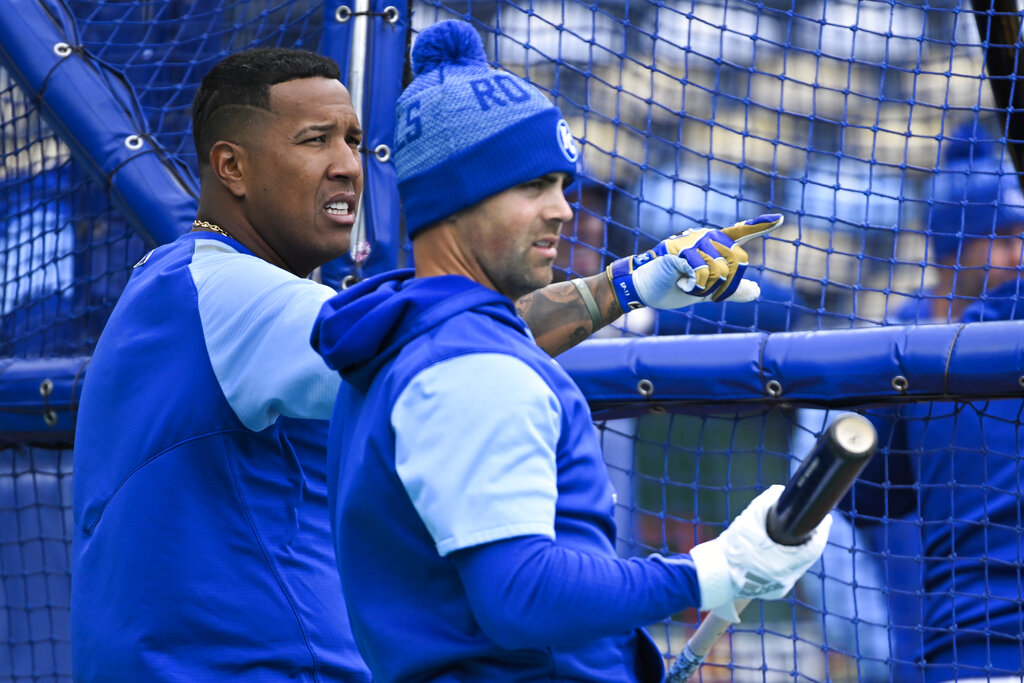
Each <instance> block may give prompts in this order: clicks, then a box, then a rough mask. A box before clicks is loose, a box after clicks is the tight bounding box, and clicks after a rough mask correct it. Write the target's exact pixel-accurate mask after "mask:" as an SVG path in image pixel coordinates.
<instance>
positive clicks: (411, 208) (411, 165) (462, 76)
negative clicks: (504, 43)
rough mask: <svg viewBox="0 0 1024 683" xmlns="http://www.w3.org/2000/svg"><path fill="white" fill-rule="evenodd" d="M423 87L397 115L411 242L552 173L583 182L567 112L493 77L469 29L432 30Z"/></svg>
mask: <svg viewBox="0 0 1024 683" xmlns="http://www.w3.org/2000/svg"><path fill="white" fill-rule="evenodd" d="M412 63H413V73H414V74H415V79H414V80H413V81H412V83H410V84H409V87H407V88H406V89H405V91H404V92H403V93H402V96H401V97H399V98H398V105H397V106H396V108H395V117H396V122H395V124H396V125H395V144H394V158H395V168H396V169H397V171H398V189H399V192H400V194H401V196H402V203H403V205H404V207H405V215H406V231H407V232H408V234H409V236H410V237H415V235H416V233H417V232H418V231H420V230H422V229H423V228H425V227H427V226H429V225H433V224H434V223H436V222H438V221H439V220H442V219H444V218H447V217H448V216H451V215H452V214H454V213H456V212H458V211H461V210H462V209H466V208H469V207H470V206H473V205H474V204H477V203H479V202H480V201H482V200H484V199H486V198H488V197H490V196H492V195H495V194H497V193H499V192H501V191H503V190H506V189H508V188H510V187H514V186H516V185H518V184H520V183H524V182H526V181H528V180H532V179H533V178H538V177H540V176H543V175H545V174H548V173H555V172H563V173H568V174H569V175H570V176H572V177H575V174H576V164H577V161H578V160H579V152H578V150H577V147H576V142H575V140H574V139H573V137H572V132H571V131H570V130H569V124H568V123H566V121H565V119H564V118H563V117H562V114H561V112H560V111H559V110H558V108H557V107H555V106H554V105H553V104H552V103H551V102H550V101H549V100H548V99H547V98H546V97H545V96H544V95H543V94H542V93H541V92H540V91H539V90H537V89H536V88H535V87H533V86H532V85H530V84H529V83H527V82H526V81H524V80H523V79H521V78H519V77H518V76H515V75H514V74H510V73H506V72H504V71H498V70H495V69H492V68H490V66H488V64H487V57H486V55H485V54H484V46H483V43H482V42H481V40H480V36H479V35H477V33H476V31H475V30H474V29H473V27H472V26H470V25H469V24H467V23H465V22H462V21H443V22H440V23H438V24H434V25H433V26H431V27H430V28H428V29H426V30H424V31H423V32H422V33H421V34H420V36H419V38H418V39H417V40H416V44H415V46H414V47H413V50H412Z"/></svg>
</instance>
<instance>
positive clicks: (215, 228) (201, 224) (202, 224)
mask: <svg viewBox="0 0 1024 683" xmlns="http://www.w3.org/2000/svg"><path fill="white" fill-rule="evenodd" d="M192 229H193V230H210V231H211V232H216V233H218V234H221V235H224V236H225V237H230V238H231V239H235V238H234V237H231V235H230V234H228V231H227V230H225V229H224V228H222V227H220V226H219V225H214V224H213V223H208V222H207V221H201V220H199V219H198V218H197V219H195V220H194V221H192Z"/></svg>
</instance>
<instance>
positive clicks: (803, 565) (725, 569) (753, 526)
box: [690, 484, 832, 623]
mask: <svg viewBox="0 0 1024 683" xmlns="http://www.w3.org/2000/svg"><path fill="white" fill-rule="evenodd" d="M783 488H784V487H783V486H781V485H779V484H776V485H774V486H771V487H769V488H768V490H767V491H764V492H762V493H761V494H760V495H759V496H758V497H757V498H755V499H754V500H752V501H751V502H750V505H748V506H747V508H746V509H745V510H744V511H743V512H742V513H741V514H740V516H739V517H737V518H736V519H734V520H733V521H732V524H730V525H729V528H727V529H726V530H725V531H723V532H722V534H721V535H720V536H719V537H718V538H716V539H714V540H713V541H708V542H706V543H701V544H700V545H697V546H694V548H693V549H692V550H691V551H690V557H691V558H693V564H694V566H695V567H696V568H697V581H698V583H699V584H700V595H701V609H710V610H711V612H712V614H715V615H716V616H718V617H721V618H722V619H726V620H728V621H731V622H733V623H736V622H738V621H739V620H740V618H739V614H737V612H736V608H735V607H734V606H733V601H734V600H736V599H737V598H747V599H752V598H761V599H762V600H777V599H779V598H781V597H783V596H784V595H786V593H788V592H789V591H790V590H792V588H793V584H795V583H796V581H797V579H799V578H800V577H801V576H803V575H804V572H806V571H807V569H808V568H809V567H810V566H811V565H812V564H814V563H815V562H816V561H817V560H818V558H819V557H821V554H822V553H823V552H824V551H825V542H826V541H828V532H829V530H830V529H831V528H832V517H831V515H826V516H825V518H824V519H823V520H822V521H821V523H820V524H818V526H817V527H816V528H815V530H814V533H813V534H812V535H811V538H810V539H809V540H808V541H807V542H806V543H804V544H803V545H797V546H788V545H779V544H778V543H776V542H775V541H773V540H772V539H771V538H770V537H769V536H768V531H767V527H766V524H767V520H768V510H769V509H771V507H772V506H773V505H774V504H775V502H776V501H777V500H778V499H779V495H780V494H781V493H782V491H783Z"/></svg>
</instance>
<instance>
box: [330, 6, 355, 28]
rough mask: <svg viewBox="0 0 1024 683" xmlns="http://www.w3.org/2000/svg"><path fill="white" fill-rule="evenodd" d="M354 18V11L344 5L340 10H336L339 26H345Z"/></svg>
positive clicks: (335, 15)
mask: <svg viewBox="0 0 1024 683" xmlns="http://www.w3.org/2000/svg"><path fill="white" fill-rule="evenodd" d="M351 18H352V9H351V8H350V7H346V6H344V5H342V6H341V7H339V8H338V9H336V10H334V20H335V21H336V22H338V23H339V24H344V23H345V22H346V21H348V20H349V19H351Z"/></svg>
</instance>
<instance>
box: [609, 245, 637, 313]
mask: <svg viewBox="0 0 1024 683" xmlns="http://www.w3.org/2000/svg"><path fill="white" fill-rule="evenodd" d="M634 258H636V257H635V256H627V257H625V258H620V259H619V260H617V261H613V262H612V264H611V265H610V266H608V268H607V269H605V272H606V273H607V275H608V280H609V282H611V285H612V291H614V292H615V298H616V300H617V301H618V302H619V307H620V308H621V309H622V311H623V312H626V311H635V310H636V309H638V308H643V307H644V306H645V304H644V302H643V301H641V300H640V295H639V294H637V291H636V287H634V286H633V259H634Z"/></svg>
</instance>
